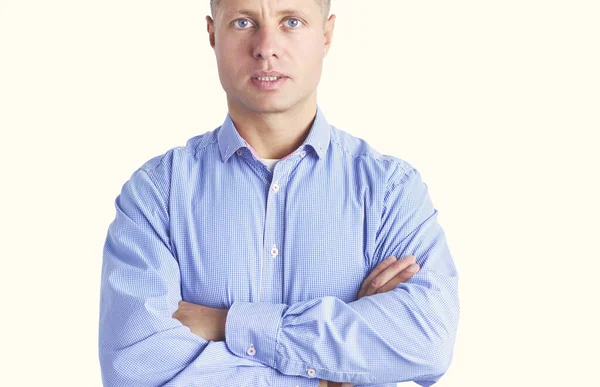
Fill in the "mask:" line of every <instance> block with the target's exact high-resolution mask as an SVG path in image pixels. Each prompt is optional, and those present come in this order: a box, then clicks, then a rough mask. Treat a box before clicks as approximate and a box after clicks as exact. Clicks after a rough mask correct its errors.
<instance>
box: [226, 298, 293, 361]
mask: <svg viewBox="0 0 600 387" xmlns="http://www.w3.org/2000/svg"><path fill="white" fill-rule="evenodd" d="M287 308H288V306H287V305H285V304H269V303H264V302H259V303H257V302H234V303H233V304H232V305H231V307H230V308H229V312H227V320H226V321H225V344H227V347H228V348H229V350H230V351H231V352H233V353H234V354H235V355H236V356H239V357H242V358H245V359H252V360H254V361H258V362H260V363H263V364H266V365H267V366H269V367H271V368H274V369H276V366H275V353H276V347H277V334H278V332H279V327H280V326H281V319H282V318H283V314H284V313H285V311H286V309H287Z"/></svg>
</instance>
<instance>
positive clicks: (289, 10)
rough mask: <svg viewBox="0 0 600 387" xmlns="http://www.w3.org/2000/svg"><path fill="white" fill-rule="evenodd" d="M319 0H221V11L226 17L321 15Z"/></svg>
mask: <svg viewBox="0 0 600 387" xmlns="http://www.w3.org/2000/svg"><path fill="white" fill-rule="evenodd" d="M317 1H318V0H220V1H219V8H220V9H219V11H220V12H221V13H222V14H223V15H224V16H225V17H231V16H235V15H238V14H248V15H255V16H258V15H263V16H267V15H268V16H281V15H282V14H297V15H300V16H304V17H311V16H315V15H320V11H321V8H320V5H319V4H318V2H317Z"/></svg>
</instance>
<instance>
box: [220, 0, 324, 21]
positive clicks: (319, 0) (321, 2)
mask: <svg viewBox="0 0 600 387" xmlns="http://www.w3.org/2000/svg"><path fill="white" fill-rule="evenodd" d="M316 1H317V4H319V5H320V6H321V8H322V9H323V17H324V18H327V16H329V12H330V11H331V0H316ZM220 2H221V0H210V13H211V14H212V16H213V17H215V9H217V7H218V6H219V3H220Z"/></svg>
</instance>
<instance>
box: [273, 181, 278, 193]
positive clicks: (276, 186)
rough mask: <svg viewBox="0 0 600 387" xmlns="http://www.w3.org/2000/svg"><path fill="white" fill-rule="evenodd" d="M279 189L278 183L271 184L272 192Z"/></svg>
mask: <svg viewBox="0 0 600 387" xmlns="http://www.w3.org/2000/svg"><path fill="white" fill-rule="evenodd" d="M277 191H279V184H277V183H275V184H273V192H277Z"/></svg>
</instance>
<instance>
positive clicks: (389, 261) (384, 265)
mask: <svg viewBox="0 0 600 387" xmlns="http://www.w3.org/2000/svg"><path fill="white" fill-rule="evenodd" d="M396 261H397V258H396V257H394V256H393V255H392V256H390V257H387V258H386V259H384V260H383V261H382V262H381V263H380V264H379V265H377V267H375V269H373V271H372V272H371V273H370V274H369V275H368V276H367V278H365V280H364V281H363V282H362V284H361V285H360V290H359V291H358V298H361V297H362V296H363V295H364V293H365V292H366V290H367V287H368V284H369V283H370V282H371V281H373V279H374V278H375V277H377V276H378V275H379V273H381V272H382V271H384V270H385V269H387V268H388V267H389V266H390V265H391V264H393V263H394V262H396Z"/></svg>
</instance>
